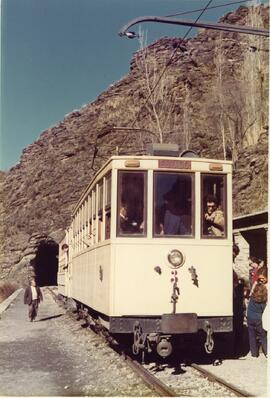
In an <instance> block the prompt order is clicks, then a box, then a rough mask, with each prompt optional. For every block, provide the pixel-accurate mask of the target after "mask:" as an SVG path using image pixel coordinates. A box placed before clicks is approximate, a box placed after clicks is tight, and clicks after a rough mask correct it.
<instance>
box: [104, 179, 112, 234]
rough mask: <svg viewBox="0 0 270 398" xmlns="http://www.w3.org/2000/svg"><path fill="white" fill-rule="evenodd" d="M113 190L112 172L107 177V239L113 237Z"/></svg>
mask: <svg viewBox="0 0 270 398" xmlns="http://www.w3.org/2000/svg"><path fill="white" fill-rule="evenodd" d="M111 192H112V176H111V173H110V174H108V175H107V176H106V177H105V239H110V237H111Z"/></svg>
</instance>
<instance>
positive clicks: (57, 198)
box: [0, 7, 269, 282]
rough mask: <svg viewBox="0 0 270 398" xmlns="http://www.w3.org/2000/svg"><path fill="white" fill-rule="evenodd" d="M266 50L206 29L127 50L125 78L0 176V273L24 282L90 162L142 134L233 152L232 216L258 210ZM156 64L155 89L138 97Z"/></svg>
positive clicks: (263, 10) (129, 146) (255, 13)
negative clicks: (131, 54) (129, 57)
mask: <svg viewBox="0 0 270 398" xmlns="http://www.w3.org/2000/svg"><path fill="white" fill-rule="evenodd" d="M268 12H269V7H259V8H256V9H254V8H251V9H248V8H246V7H240V8H239V9H238V11H236V12H234V13H230V14H228V15H226V16H225V17H224V18H223V19H222V22H226V23H237V24H248V25H251V24H252V23H253V22H254V19H256V18H257V19H256V21H257V24H258V23H259V25H260V26H264V27H267V26H268ZM256 21H255V22H256ZM259 25H257V26H259ZM267 48H268V47H267V39H265V38H261V37H259V38H258V37H255V36H254V37H251V36H249V37H248V36H247V35H239V34H236V33H226V32H222V33H219V32H217V31H210V30H209V31H200V33H199V34H198V35H197V36H196V37H195V38H192V39H188V40H182V39H181V38H163V39H160V40H159V41H157V42H155V43H153V44H151V45H150V46H148V47H147V49H142V50H140V51H138V52H137V53H136V54H134V57H133V59H132V60H131V67H130V72H129V74H128V75H127V76H125V77H124V78H123V79H121V80H120V81H119V82H117V83H115V84H113V85H111V86H110V87H109V88H108V90H106V91H105V92H103V93H102V94H101V95H100V96H99V97H98V98H97V99H96V100H95V101H94V102H92V103H90V104H88V105H86V106H84V107H83V108H82V109H79V110H75V111H73V112H71V113H70V114H69V115H66V116H65V118H64V119H63V121H61V122H60V123H59V124H58V125H56V126H54V127H51V128H49V129H48V130H46V131H44V132H43V133H42V134H41V135H40V137H39V139H38V140H37V141H35V142H34V143H33V144H31V145H30V146H28V147H27V148H26V149H25V150H24V151H23V153H22V156H21V159H20V162H19V163H18V164H17V165H16V166H15V167H13V168H11V169H10V170H9V172H8V173H6V174H1V175H0V177H1V181H0V188H1V191H2V193H1V207H0V216H1V219H2V221H3V222H2V225H3V228H2V229H1V230H0V235H1V248H2V254H1V257H0V260H1V264H0V278H2V279H5V278H13V279H17V280H18V281H23V282H24V281H26V277H27V275H28V273H29V268H28V266H29V264H30V265H31V267H32V268H33V267H35V261H36V258H37V253H38V250H39V248H40V247H41V245H42V244H43V245H44V244H45V245H49V246H50V245H51V247H52V248H53V250H56V244H57V243H58V242H59V241H60V240H61V238H62V237H63V234H64V230H65V228H66V227H67V226H68V225H69V223H70V219H71V211H72V208H73V206H74V204H75V202H76V201H77V199H78V198H79V196H80V193H81V192H82V190H83V188H84V187H85V186H86V184H88V183H89V180H90V179H91V177H92V176H93V174H94V172H95V171H96V170H97V169H98V168H99V167H100V165H101V164H102V163H103V162H104V161H105V160H106V159H107V158H108V157H109V156H110V155H111V154H115V153H116V151H118V153H141V151H142V148H143V147H144V146H145V144H146V143H147V142H149V141H163V142H176V143H178V144H180V146H181V147H182V148H191V149H194V150H195V151H197V152H198V153H199V154H200V155H201V156H204V157H213V158H218V159H224V158H226V159H233V161H234V166H235V173H234V184H233V187H234V188H233V189H234V215H240V214H246V213H249V212H253V211H258V210H264V209H265V208H266V206H267V142H268V138H267V132H268V119H267V118H268V55H267V51H266V49H267ZM165 65H166V71H165V72H166V73H164V77H163V78H162V80H161V82H160V85H159V87H162V89H160V88H158V89H157V90H156V91H155V96H154V95H153V96H151V97H150V101H147V102H146V99H147V98H148V97H149V93H150V91H151V89H152V88H153V87H154V85H155V83H156V81H157V77H158V76H159V75H160V73H161V71H162V70H163V69H164V66H165ZM251 98H252V99H253V101H251ZM254 115H255V116H254ZM122 127H125V128H127V127H129V128H131V130H125V129H122ZM149 132H150V133H149ZM31 267H30V268H31Z"/></svg>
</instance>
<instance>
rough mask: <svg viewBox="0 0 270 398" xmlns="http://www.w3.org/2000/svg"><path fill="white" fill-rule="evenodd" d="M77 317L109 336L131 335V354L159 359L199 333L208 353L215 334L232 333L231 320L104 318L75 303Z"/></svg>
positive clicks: (172, 316)
mask: <svg viewBox="0 0 270 398" xmlns="http://www.w3.org/2000/svg"><path fill="white" fill-rule="evenodd" d="M77 307H78V308H79V309H78V313H79V317H80V318H83V319H85V320H86V321H87V322H88V323H89V324H93V325H95V326H96V327H97V328H98V329H99V330H101V331H102V330H103V332H104V333H105V334H106V335H107V337H109V336H115V335H130V336H133V343H132V352H133V354H134V355H139V354H143V355H144V353H146V352H147V353H151V352H156V353H157V354H158V355H159V356H161V357H162V358H166V357H168V356H169V355H171V354H172V352H173V349H174V343H175V341H177V340H178V339H179V336H181V337H182V338H184V337H187V336H188V335H195V334H197V333H198V332H202V333H203V335H204V340H203V341H204V342H203V344H204V349H205V352H206V353H207V354H211V353H212V352H213V349H214V345H215V336H217V334H222V333H225V334H229V333H230V332H232V330H233V324H232V317H229V316H228V317H197V315H196V314H194V313H190V314H163V315H162V316H161V317H156V316H153V317H108V316H106V315H103V314H99V313H97V312H96V311H92V310H91V309H90V308H87V307H84V306H82V305H81V304H78V303H77Z"/></svg>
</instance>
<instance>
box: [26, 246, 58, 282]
mask: <svg viewBox="0 0 270 398" xmlns="http://www.w3.org/2000/svg"><path fill="white" fill-rule="evenodd" d="M32 266H33V268H34V273H35V279H36V282H37V285H38V286H56V285H57V272H58V244H57V243H56V242H55V241H54V240H52V239H46V240H42V241H41V242H40V243H39V244H38V247H37V251H36V256H35V258H34V259H33V261H32Z"/></svg>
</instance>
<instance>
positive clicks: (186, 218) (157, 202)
mask: <svg viewBox="0 0 270 398" xmlns="http://www.w3.org/2000/svg"><path fill="white" fill-rule="evenodd" d="M193 185H194V184H193V174H191V173H190V174H183V173H168V172H158V173H155V174H154V234H155V236H193V234H194V224H193V219H194V217H193V202H194V201H193V200H192V197H193V192H194V188H193Z"/></svg>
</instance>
